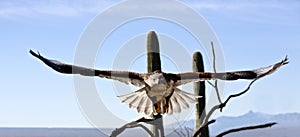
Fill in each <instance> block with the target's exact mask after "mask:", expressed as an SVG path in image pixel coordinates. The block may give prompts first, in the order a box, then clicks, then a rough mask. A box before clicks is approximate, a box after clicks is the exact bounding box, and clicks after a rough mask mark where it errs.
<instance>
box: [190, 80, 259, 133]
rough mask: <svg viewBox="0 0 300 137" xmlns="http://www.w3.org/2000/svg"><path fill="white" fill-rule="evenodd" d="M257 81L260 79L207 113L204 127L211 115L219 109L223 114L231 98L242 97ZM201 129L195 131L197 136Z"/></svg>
mask: <svg viewBox="0 0 300 137" xmlns="http://www.w3.org/2000/svg"><path fill="white" fill-rule="evenodd" d="M256 80H258V79H254V80H253V81H251V82H250V83H249V85H248V87H247V88H246V89H245V90H243V91H242V92H240V93H237V94H233V95H230V96H229V97H228V98H227V99H226V101H225V102H224V103H220V104H218V105H215V106H213V107H212V108H211V109H210V110H209V112H208V113H207V115H206V117H205V119H204V124H203V125H206V123H208V119H209V118H210V117H211V115H212V114H213V113H214V112H215V111H216V110H217V109H220V111H221V112H222V109H223V108H224V107H225V106H226V104H227V103H228V102H229V100H230V99H231V98H234V97H238V96H241V95H243V94H245V93H246V92H247V91H249V89H250V87H251V85H252V84H253V83H254V82H255V81H256ZM216 88H217V87H216ZM201 127H202V126H200V128H201ZM200 128H198V129H197V130H196V131H195V133H194V134H196V132H199V133H200V131H199V130H200ZM199 133H198V134H199ZM198 134H197V135H198Z"/></svg>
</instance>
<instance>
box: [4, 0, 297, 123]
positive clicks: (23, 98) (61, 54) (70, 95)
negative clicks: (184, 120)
mask: <svg viewBox="0 0 300 137" xmlns="http://www.w3.org/2000/svg"><path fill="white" fill-rule="evenodd" d="M119 2H120V1H96V0H88V1H83V0H82V1H79V0H78V1H64V2H61V1H59V0H53V1H10V0H7V1H6V0H3V1H1V2H0V30H1V31H0V35H1V37H0V46H1V49H2V50H1V54H0V60H1V63H2V69H1V71H0V74H1V79H0V81H1V86H0V108H1V109H0V115H1V117H0V127H7V126H8V127H14V126H17V127H91V125H90V124H89V123H88V122H87V120H86V118H85V117H84V115H83V114H82V113H81V110H80V108H79V106H78V103H77V98H76V96H75V93H74V83H73V77H72V76H66V75H62V74H58V73H56V72H54V71H52V70H51V69H49V68H47V67H45V66H44V65H43V64H42V63H41V62H39V61H37V60H36V59H34V58H33V57H31V56H30V55H29V53H28V51H29V49H33V50H35V51H36V50H38V51H40V53H41V54H43V55H45V56H46V57H50V58H53V59H57V60H61V61H64V62H69V63H71V62H73V59H74V54H75V50H76V46H77V42H78V41H79V39H80V36H81V34H82V32H83V31H84V29H85V27H86V26H87V25H88V23H89V22H90V21H91V20H92V19H93V18H94V17H95V16H96V15H98V14H100V13H101V12H102V11H105V10H106V9H109V7H111V6H113V5H116V4H118V3H119ZM180 2H182V3H183V4H186V5H188V6H190V7H191V8H193V9H194V10H195V11H197V12H198V13H199V14H200V15H202V16H203V17H204V18H205V19H206V20H207V22H208V23H209V24H210V25H211V27H212V28H213V29H214V31H215V33H216V35H217V36H218V38H219V41H220V43H221V45H222V49H223V54H224V58H225V63H226V70H240V69H254V68H259V67H263V66H267V65H271V64H273V63H275V62H277V61H280V60H281V59H283V58H284V57H285V56H286V55H288V57H289V58H290V64H289V65H287V66H285V67H283V68H282V69H280V70H279V71H278V72H276V73H274V74H272V75H271V76H268V77H266V78H263V79H261V80H260V81H258V82H257V83H255V84H254V86H253V87H252V89H251V91H250V92H248V93H247V94H246V95H244V96H242V97H240V98H238V99H236V100H232V101H231V102H230V103H229V104H228V107H227V108H226V109H225V110H224V112H223V113H221V115H241V114H244V113H246V112H248V111H249V110H253V111H257V112H264V113H271V114H277V113H289V112H299V113H300V109H299V107H300V100H299V99H298V97H299V96H300V92H299V91H298V90H299V87H298V86H297V84H298V82H297V78H298V77H299V75H300V74H299V73H297V72H298V71H297V68H298V67H300V62H299V61H298V59H299V58H300V55H299V50H300V46H299V45H300V42H299V39H300V2H299V1H297V0H287V1H280V0H266V1H263V2H260V1H259V0H253V1H248V0H242V1H236V0H229V1H226V2H224V1H221V0H215V1H200V2H199V1H180ZM179 10H180V9H179ZM124 14H126V13H124ZM191 20H192V19H191ZM135 23H136V24H134V23H133V24H129V25H128V26H125V28H120V29H119V30H116V31H115V32H114V34H113V36H112V38H111V39H113V40H116V42H115V43H121V44H122V42H124V41H121V40H120V39H122V38H120V39H115V38H117V37H122V36H118V35H117V34H120V35H121V34H123V35H125V34H127V33H125V31H126V29H128V28H129V29H132V31H133V32H136V33H141V34H140V35H141V38H142V36H144V35H145V34H146V33H147V31H149V30H150V29H154V30H155V31H157V33H158V34H159V35H160V34H161V37H163V35H162V34H166V35H167V34H169V33H170V34H171V33H176V34H177V35H176V36H178V37H180V36H181V38H182V39H180V40H178V41H179V42H180V43H183V44H185V43H189V42H190V39H189V38H187V39H188V40H184V39H183V38H184V37H185V36H186V35H185V34H183V33H181V31H180V30H178V31H177V30H176V29H175V30H174V29H171V28H172V25H170V24H168V23H166V22H163V21H159V20H158V21H157V20H151V19H145V20H141V21H140V22H138V21H137V22H135ZM126 27H127V28H126ZM142 34H143V35H142ZM176 36H174V37H176ZM109 42H110V41H109V40H108V41H107V43H109ZM128 43H130V41H129V42H128ZM190 43H192V42H190ZM161 46H163V45H161ZM120 47H121V45H111V47H103V50H104V52H107V51H109V50H110V48H112V49H116V50H117V49H119V48H120ZM186 49H187V51H188V53H189V54H190V55H191V54H192V53H193V52H194V50H200V51H201V50H203V49H201V48H199V49H196V48H195V47H194V46H189V45H187V46H186ZM111 54H112V55H110V54H107V55H106V54H105V55H103V54H101V55H98V57H99V59H98V58H97V62H96V63H95V66H96V67H97V68H101V69H111V68H112V66H111V64H109V63H107V62H105V63H104V61H105V60H106V59H105V58H113V57H114V56H115V55H116V53H115V52H114V53H111ZM101 56H103V57H104V58H100V57H101ZM206 60H207V59H206ZM143 61H145V60H144V58H143V57H141V58H138V59H137V60H136V61H135V62H134V63H133V65H132V70H136V71H139V72H144V71H145V70H146V69H145V68H144V67H145V64H143ZM162 61H163V62H164V70H165V71H168V70H169V71H176V69H174V62H173V63H172V61H170V59H168V58H167V57H165V58H163V60H162ZM206 69H207V70H208V71H210V70H211V68H209V67H207V68H206ZM95 82H96V84H97V86H99V87H101V85H108V86H107V87H105V89H106V91H112V92H111V93H107V94H106V93H102V92H101V93H99V95H101V96H102V97H103V96H105V97H103V100H104V104H107V105H108V108H110V109H112V111H113V113H122V115H126V116H124V117H126V118H128V119H129V120H133V119H135V118H136V117H137V116H139V115H137V114H136V111H135V110H132V109H130V110H129V109H127V106H126V105H124V104H120V102H121V100H119V99H117V98H115V95H116V92H115V91H113V90H114V88H113V87H112V86H111V85H113V84H112V82H111V81H109V80H100V79H95ZM245 84H246V82H245V81H242V82H229V83H226V85H225V91H224V97H226V95H229V94H231V93H235V92H237V91H239V90H240V89H243V87H244V86H245ZM99 87H98V88H99ZM106 96H107V97H106ZM112 99H114V100H113V102H117V103H113V104H111V102H110V101H112ZM122 115H119V116H120V117H121V116H122ZM191 115H192V114H191Z"/></svg>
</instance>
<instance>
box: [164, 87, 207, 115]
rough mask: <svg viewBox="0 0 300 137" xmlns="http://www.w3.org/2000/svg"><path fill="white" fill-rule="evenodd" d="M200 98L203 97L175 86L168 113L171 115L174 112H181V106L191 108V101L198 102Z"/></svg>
mask: <svg viewBox="0 0 300 137" xmlns="http://www.w3.org/2000/svg"><path fill="white" fill-rule="evenodd" d="M198 98H201V96H196V95H194V94H191V93H188V92H185V91H182V90H180V89H178V88H175V90H174V92H173V94H172V96H171V97H170V100H169V102H168V105H169V106H168V109H167V110H168V114H169V115H171V114H172V113H173V112H175V113H179V112H181V108H183V109H187V108H189V103H197V99H198Z"/></svg>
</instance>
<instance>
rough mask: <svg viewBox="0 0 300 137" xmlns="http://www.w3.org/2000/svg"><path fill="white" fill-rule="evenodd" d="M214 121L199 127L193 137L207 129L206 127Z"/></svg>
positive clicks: (213, 121)
mask: <svg viewBox="0 0 300 137" xmlns="http://www.w3.org/2000/svg"><path fill="white" fill-rule="evenodd" d="M215 122H216V120H214V119H213V120H211V121H209V122H206V123H205V124H203V125H201V126H200V127H199V128H198V129H197V130H196V131H195V132H194V134H193V137H197V136H198V135H199V134H200V133H202V132H203V131H204V129H205V128H207V127H208V125H210V124H212V123H215Z"/></svg>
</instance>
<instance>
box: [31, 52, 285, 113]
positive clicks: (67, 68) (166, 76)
mask: <svg viewBox="0 0 300 137" xmlns="http://www.w3.org/2000/svg"><path fill="white" fill-rule="evenodd" d="M30 53H31V54H32V55H33V56H34V57H37V58H38V59H40V60H41V61H43V62H44V63H45V64H46V65H48V66H49V67H51V68H52V69H54V70H55V71H57V72H60V73H64V74H80V75H83V76H98V77H101V78H107V79H112V80H117V81H120V82H122V83H125V84H132V85H134V86H137V87H141V89H139V90H137V91H135V92H132V93H130V94H126V95H122V96H118V97H120V98H124V99H123V101H122V102H123V103H127V104H129V107H130V108H136V109H137V111H138V112H139V113H145V114H151V113H153V114H164V113H168V114H172V113H173V112H176V113H179V112H180V111H181V108H183V109H187V108H189V103H197V100H196V99H197V98H200V96H195V95H194V94H191V93H188V92H185V91H182V90H180V89H178V88H177V87H178V86H181V85H184V84H187V83H191V82H198V81H203V80H215V79H221V80H237V79H257V78H260V77H263V76H266V75H268V74H271V73H272V72H274V71H276V70H277V69H278V68H280V67H281V66H283V65H285V64H287V63H288V58H285V59H284V60H282V61H281V62H278V63H276V64H274V65H271V66H268V67H264V68H260V69H255V70H248V71H235V72H224V73H210V72H187V73H179V74H173V73H164V72H160V71H155V72H153V73H136V72H129V71H111V70H97V69H92V68H86V67H80V66H75V65H70V64H65V63H62V62H59V61H56V60H50V59H47V58H44V57H43V56H41V55H40V54H36V53H34V52H33V51H32V50H30Z"/></svg>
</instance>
